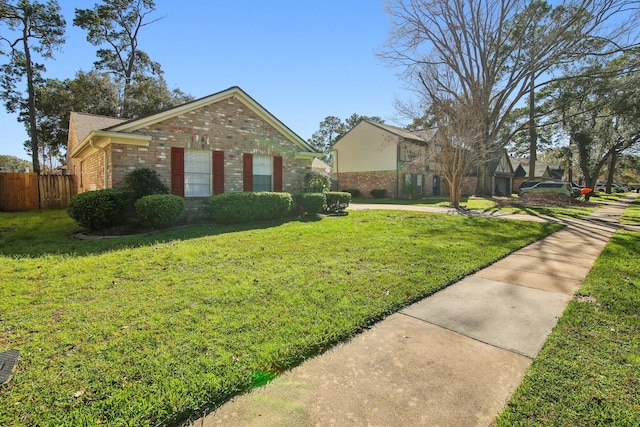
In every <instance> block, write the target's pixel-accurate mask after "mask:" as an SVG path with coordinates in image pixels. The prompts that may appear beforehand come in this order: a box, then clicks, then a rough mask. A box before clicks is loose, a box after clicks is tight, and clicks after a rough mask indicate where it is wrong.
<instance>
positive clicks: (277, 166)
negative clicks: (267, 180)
mask: <svg viewBox="0 0 640 427" xmlns="http://www.w3.org/2000/svg"><path fill="white" fill-rule="evenodd" d="M273 191H277V192H282V157H280V156H275V157H274V158H273Z"/></svg>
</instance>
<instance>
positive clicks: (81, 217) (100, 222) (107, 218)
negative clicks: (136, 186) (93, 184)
mask: <svg viewBox="0 0 640 427" xmlns="http://www.w3.org/2000/svg"><path fill="white" fill-rule="evenodd" d="M126 202H127V198H126V196H125V194H124V192H122V191H121V190H118V189H115V188H108V189H105V190H96V191H86V192H84V193H80V194H76V195H75V196H73V197H72V198H71V200H69V204H68V205H67V213H68V214H69V216H70V217H71V218H72V219H73V220H74V221H75V222H77V223H78V224H80V225H81V226H83V227H86V228H89V229H91V230H101V229H103V228H108V227H113V226H116V225H120V224H122V223H123V222H124V220H125V215H124V209H125V205H126Z"/></svg>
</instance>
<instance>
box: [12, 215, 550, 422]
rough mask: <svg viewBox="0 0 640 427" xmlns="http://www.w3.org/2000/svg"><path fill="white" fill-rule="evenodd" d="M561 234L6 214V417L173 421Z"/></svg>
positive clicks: (433, 224)
mask: <svg viewBox="0 0 640 427" xmlns="http://www.w3.org/2000/svg"><path fill="white" fill-rule="evenodd" d="M558 228H559V226H558V225H556V224H546V223H532V222H517V221H506V220H505V221H502V220H490V219H484V218H469V217H462V216H448V215H432V214H424V213H418V212H395V211H381V212H376V211H365V212H351V213H350V214H349V215H348V216H345V217H325V218H323V219H321V220H290V221H281V222H273V223H263V224H258V225H247V226H243V227H219V226H211V225H201V226H193V227H188V228H182V229H176V230H171V231H166V232H161V233H155V234H151V235H147V236H138V237H123V238H118V239H104V240H78V239H75V238H74V237H73V233H74V232H75V231H77V227H76V226H75V225H74V223H73V222H72V221H71V220H70V219H69V218H68V217H67V216H66V213H65V212H64V211H45V212H28V213H17V214H10V213H2V212H0V237H1V238H0V263H1V265H0V351H6V350H9V349H17V350H19V351H20V352H21V357H20V360H19V362H18V365H17V368H16V371H15V372H14V375H13V378H12V379H11V381H10V382H9V383H6V384H4V385H2V386H0V397H1V398H0V425H12V426H13V425H24V426H32V425H39V426H53V425H55V426H63V425H68V426H79V425H99V424H102V425H135V426H144V425H174V424H177V423H179V422H180V421H182V420H185V419H187V418H188V417H192V416H194V417H195V416H197V415H198V414H199V413H201V412H202V411H203V410H205V409H206V408H212V407H214V406H215V405H218V404H220V403H222V402H224V401H225V400H226V399H228V398H229V397H230V396H232V395H233V394H234V393H237V392H239V391H242V390H246V389H247V388H249V387H251V386H252V385H256V384H260V383H262V382H264V381H265V380H266V379H269V378H270V377H272V376H274V375H277V374H278V373H280V372H282V371H284V370H286V369H288V368H290V367H291V366H294V365H296V364H298V363H300V362H301V361H302V360H303V359H305V358H307V357H309V356H310V355H314V354H317V353H319V352H322V351H324V350H326V349H327V348H328V347H330V346H332V345H334V344H335V343H337V342H338V341H340V340H345V339H348V338H349V337H351V336H353V335H354V334H355V333H357V332H358V331H359V330H361V329H362V328H364V327H366V326H367V325H370V324H372V323H373V322H375V321H376V320H378V319H380V318H382V317H384V316H385V315H387V314H389V313H391V312H393V311H396V310H398V309H399V308H400V307H403V306H404V305H406V304H408V303H410V302H412V301H415V300H417V299H419V298H422V297H424V296H426V295H429V294H431V293H433V292H435V291H436V290H438V289H440V288H442V287H445V286H447V285H448V284H450V283H452V282H454V281H455V280H456V279H459V278H461V277H463V276H465V275H467V274H469V273H471V272H473V271H475V270H477V269H479V268H481V267H483V266H485V265H487V264H489V263H491V262H493V261H495V260H496V259H499V258H501V257H503V256H505V255H506V254H508V253H509V252H511V251H513V250H515V249H517V248H520V247H522V246H524V245H527V244H528V243H530V242H533V241H535V240H538V239H540V238H542V237H543V236H546V235H548V234H550V233H551V232H553V231H555V230H557V229H558Z"/></svg>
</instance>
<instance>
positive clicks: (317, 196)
mask: <svg viewBox="0 0 640 427" xmlns="http://www.w3.org/2000/svg"><path fill="white" fill-rule="evenodd" d="M325 203H326V197H325V195H324V193H304V194H302V195H300V196H298V204H299V205H300V206H302V208H303V209H304V211H305V212H306V213H308V214H309V215H315V214H318V213H320V212H322V209H324V205H325Z"/></svg>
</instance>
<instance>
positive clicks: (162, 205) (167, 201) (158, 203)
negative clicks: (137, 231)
mask: <svg viewBox="0 0 640 427" xmlns="http://www.w3.org/2000/svg"><path fill="white" fill-rule="evenodd" d="M184 208H185V202H184V199H183V198H182V197H180V196H175V195H173V194H152V195H149V196H144V197H141V198H140V199H138V200H137V201H136V203H135V209H136V218H137V219H138V220H139V221H140V224H141V225H142V226H143V227H147V228H167V227H170V226H172V225H173V224H175V222H176V221H177V219H178V217H179V216H180V214H181V213H182V212H183V211H184Z"/></svg>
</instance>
